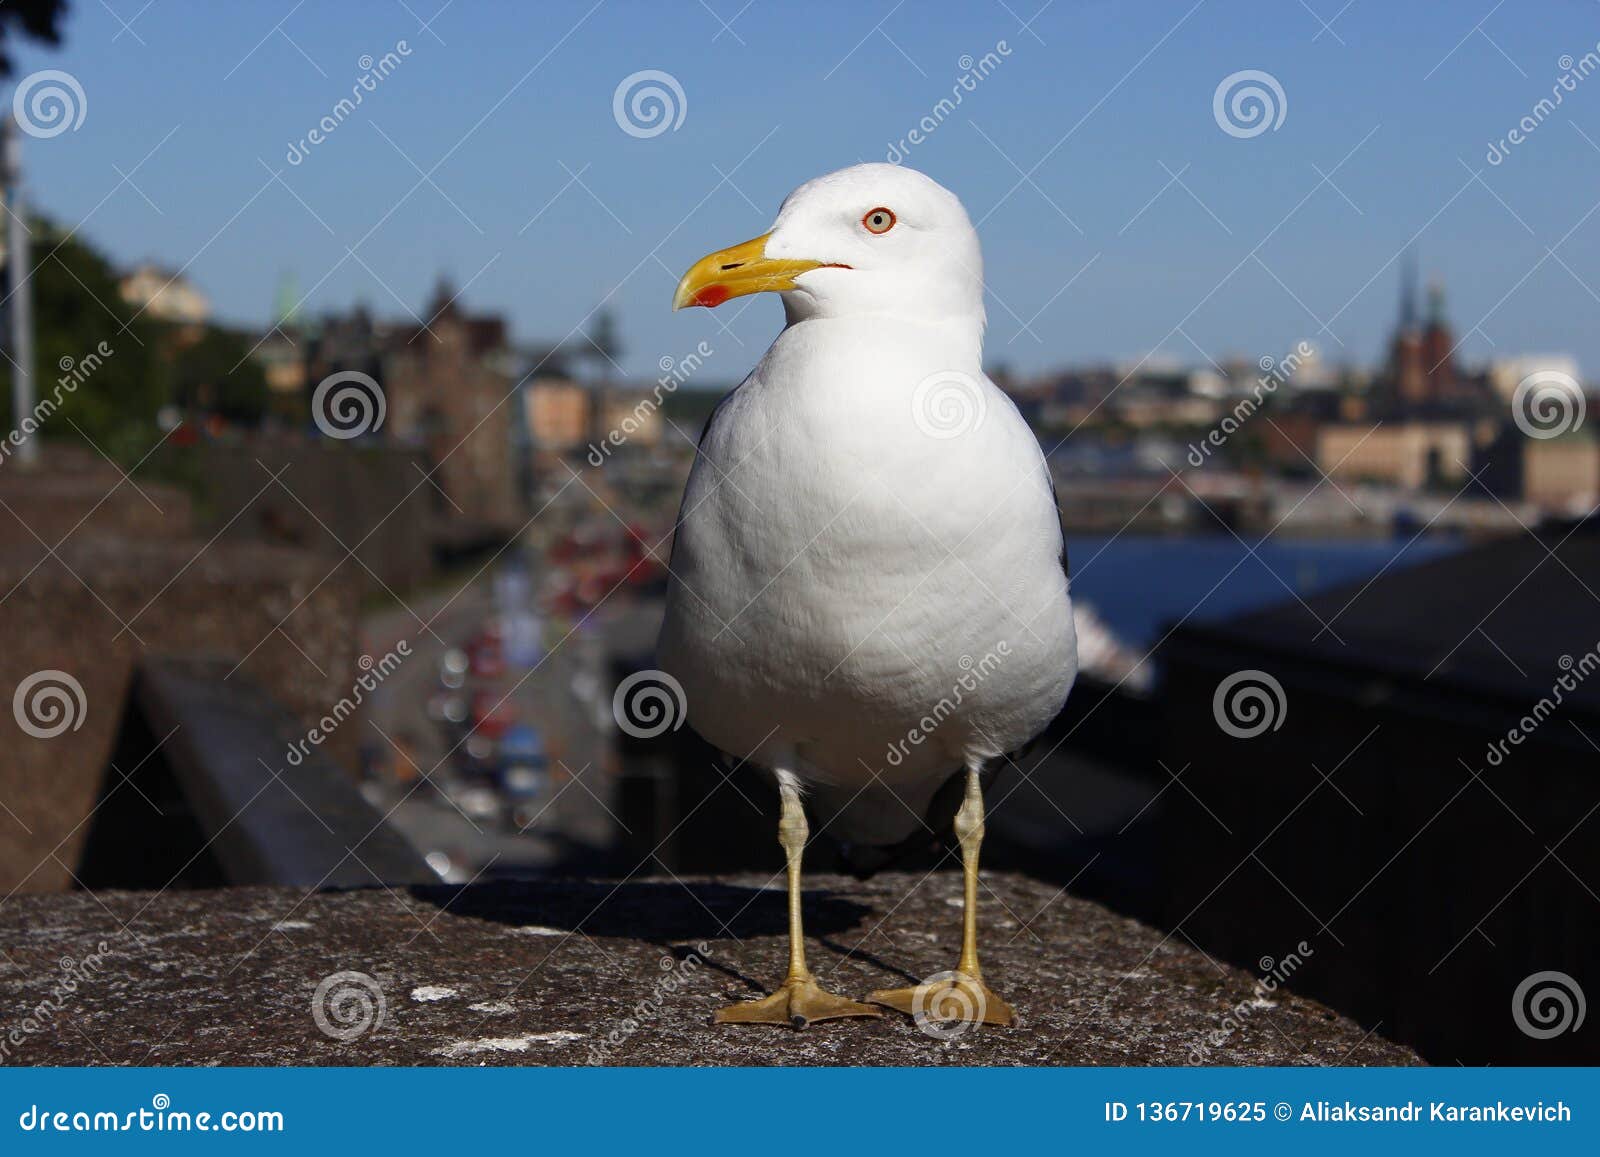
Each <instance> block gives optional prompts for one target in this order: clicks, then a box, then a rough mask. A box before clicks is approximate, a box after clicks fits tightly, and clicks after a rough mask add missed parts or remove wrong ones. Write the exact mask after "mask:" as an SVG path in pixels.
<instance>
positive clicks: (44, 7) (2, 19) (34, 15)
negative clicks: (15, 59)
mask: <svg viewBox="0 0 1600 1157" xmlns="http://www.w3.org/2000/svg"><path fill="white" fill-rule="evenodd" d="M66 10H67V4H66V0H6V2H5V3H4V4H0V76H10V75H11V52H10V50H9V47H8V45H7V44H6V37H7V36H9V35H10V33H11V28H12V26H13V25H15V26H16V27H17V28H18V29H20V30H21V32H22V33H23V34H24V35H25V36H31V37H33V38H34V39H35V40H42V41H44V42H45V43H46V44H51V45H57V44H60V43H61V17H62V16H63V15H65V13H66Z"/></svg>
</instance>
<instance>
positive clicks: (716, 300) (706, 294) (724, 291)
mask: <svg viewBox="0 0 1600 1157" xmlns="http://www.w3.org/2000/svg"><path fill="white" fill-rule="evenodd" d="M731 296H732V295H731V294H730V293H729V292H728V287H727V286H725V285H708V286H706V287H705V288H704V289H702V290H700V291H699V292H698V293H696V294H695V295H694V298H693V300H691V301H690V302H689V304H690V305H703V306H705V307H706V308H707V309H716V308H717V306H719V305H721V304H722V303H723V302H725V301H727V300H728V298H729V297H731Z"/></svg>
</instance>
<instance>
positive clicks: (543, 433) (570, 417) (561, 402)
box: [523, 374, 591, 454]
mask: <svg viewBox="0 0 1600 1157" xmlns="http://www.w3.org/2000/svg"><path fill="white" fill-rule="evenodd" d="M523 405H524V411H525V413H526V415H527V423H528V441H529V443H530V445H532V446H533V448H534V449H535V450H536V451H541V452H545V453H553V454H565V453H569V452H571V451H574V450H578V449H580V448H582V446H583V445H584V443H586V442H587V441H588V440H589V435H590V425H591V423H590V417H589V407H590V398H589V390H588V388H587V387H585V386H584V385H582V384H581V383H579V382H575V381H573V380H572V379H571V378H569V377H566V376H565V375H557V374H547V375H543V376H540V377H536V378H534V379H533V380H532V381H530V382H529V383H528V384H527V386H526V387H525V388H524V392H523Z"/></svg>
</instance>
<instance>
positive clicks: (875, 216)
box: [861, 205, 895, 237]
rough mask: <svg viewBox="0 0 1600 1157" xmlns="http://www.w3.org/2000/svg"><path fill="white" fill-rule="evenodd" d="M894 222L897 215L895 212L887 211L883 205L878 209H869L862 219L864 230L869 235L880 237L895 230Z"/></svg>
mask: <svg viewBox="0 0 1600 1157" xmlns="http://www.w3.org/2000/svg"><path fill="white" fill-rule="evenodd" d="M894 222H895V215H894V212H893V210H890V209H885V208H884V207H883V206H882V205H879V206H878V207H877V208H876V209H868V210H867V212H866V214H865V215H864V216H863V217H862V218H861V225H862V228H864V229H866V231H867V232H868V233H872V234H874V235H876V236H880V237H881V236H882V235H883V234H885V233H887V232H888V231H889V230H891V229H893V228H894Z"/></svg>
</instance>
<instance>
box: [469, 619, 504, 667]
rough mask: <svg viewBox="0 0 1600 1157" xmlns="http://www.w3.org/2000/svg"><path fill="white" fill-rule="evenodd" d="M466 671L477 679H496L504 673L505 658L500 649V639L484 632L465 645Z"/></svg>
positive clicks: (489, 632) (491, 633)
mask: <svg viewBox="0 0 1600 1157" xmlns="http://www.w3.org/2000/svg"><path fill="white" fill-rule="evenodd" d="M467 664H468V669H469V670H470V671H471V672H472V674H473V675H474V677H476V678H479V679H498V678H499V677H500V676H502V675H504V674H505V673H506V661H505V656H504V654H503V653H502V652H501V649H500V638H499V636H498V635H496V634H494V633H493V632H491V631H484V632H481V633H480V634H478V635H476V636H474V637H473V639H472V641H471V642H469V643H468V644H467Z"/></svg>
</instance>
